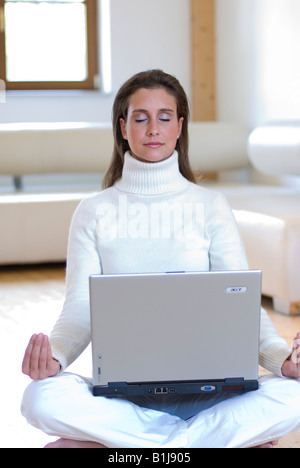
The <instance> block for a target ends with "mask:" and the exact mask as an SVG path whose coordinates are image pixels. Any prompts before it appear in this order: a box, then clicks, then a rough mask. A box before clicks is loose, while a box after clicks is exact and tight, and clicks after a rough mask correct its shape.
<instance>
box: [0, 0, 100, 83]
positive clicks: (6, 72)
mask: <svg viewBox="0 0 300 468" xmlns="http://www.w3.org/2000/svg"><path fill="white" fill-rule="evenodd" d="M96 2H97V0H0V79H2V80H4V81H5V83H6V89H7V90H10V89H94V88H95V77H96V76H97V75H98V63H97V62H98V53H97V27H96V26H97V24H96V23H97V11H96Z"/></svg>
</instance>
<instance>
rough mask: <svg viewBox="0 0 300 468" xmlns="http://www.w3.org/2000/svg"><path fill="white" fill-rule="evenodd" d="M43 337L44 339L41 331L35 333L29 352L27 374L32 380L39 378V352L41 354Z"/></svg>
mask: <svg viewBox="0 0 300 468" xmlns="http://www.w3.org/2000/svg"><path fill="white" fill-rule="evenodd" d="M43 339H44V335H43V334H42V333H40V334H39V335H37V337H36V339H35V342H34V345H33V348H32V352H31V360H30V374H29V375H30V377H31V378H32V379H33V380H38V379H39V374H40V372H39V367H40V354H41V348H42V343H43Z"/></svg>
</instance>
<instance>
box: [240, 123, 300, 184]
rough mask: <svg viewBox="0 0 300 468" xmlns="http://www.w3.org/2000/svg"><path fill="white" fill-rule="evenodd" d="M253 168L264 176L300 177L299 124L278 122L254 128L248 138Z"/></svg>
mask: <svg viewBox="0 0 300 468" xmlns="http://www.w3.org/2000/svg"><path fill="white" fill-rule="evenodd" d="M248 154H249V158H250V160H251V162H252V164H253V166H254V167H255V168H256V169H257V170H259V171H260V172H263V173H265V174H271V175H279V176H281V175H294V176H299V175H300V122H286V123H284V122H278V123H274V124H269V125H265V126H262V127H258V128H256V129H255V130H254V131H253V132H252V133H251V135H250V136H249V141H248Z"/></svg>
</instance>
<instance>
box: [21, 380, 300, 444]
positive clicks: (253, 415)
mask: <svg viewBox="0 0 300 468" xmlns="http://www.w3.org/2000/svg"><path fill="white" fill-rule="evenodd" d="M90 387H91V384H90V381H89V380H88V379H85V378H83V377H80V376H78V375H74V374H68V373H64V374H61V375H58V376H56V377H52V378H49V379H46V380H40V381H36V382H32V383H31V384H30V385H29V386H28V388H27V389H26V391H25V393H24V397H23V401H22V414H23V415H24V416H25V417H26V418H27V421H28V422H29V423H30V424H32V425H33V426H35V427H37V428H39V429H41V430H43V431H44V432H46V433H47V434H49V435H55V436H58V437H63V438H67V439H75V440H81V441H94V442H99V443H102V444H104V445H105V446H107V447H110V448H133V447H134V448H141V447H142V448H145V447H150V448H163V447H170V448H192V447H203V448H204V447H205V448H240V447H252V446H256V445H260V444H262V443H265V442H270V441H272V440H275V439H278V438H281V437H283V436H285V435H286V434H288V433H290V432H293V431H295V430H299V429H300V381H298V380H290V379H283V378H278V377H275V376H273V375H268V376H264V377H262V378H261V379H260V388H259V390H257V391H254V392H249V393H246V394H243V395H238V396H234V397H233V395H232V394H231V395H229V394H228V395H227V396H226V398H225V399H224V397H222V396H218V397H216V396H214V397H213V398H212V397H207V396H206V395H205V396H203V397H194V398H191V397H188V398H187V397H178V396H174V397H173V396H172V397H171V398H170V401H169V400H167V397H162V398H163V399H162V400H158V399H156V400H154V399H153V398H151V397H149V398H148V397H145V399H140V400H139V401H138V403H139V404H136V403H137V400H136V402H135V403H134V402H133V401H128V400H126V399H117V398H116V399H115V398H105V397H94V396H93V395H92V393H91V388H90ZM155 401H156V402H157V404H156V405H155V404H154V402H155ZM140 405H143V406H140ZM144 406H148V408H145V407H144ZM149 406H152V408H150V407H149ZM153 408H156V409H153ZM170 413H171V414H170ZM191 415H195V416H191ZM187 418H188V419H187Z"/></svg>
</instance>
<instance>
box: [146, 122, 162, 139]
mask: <svg viewBox="0 0 300 468" xmlns="http://www.w3.org/2000/svg"><path fill="white" fill-rule="evenodd" d="M158 134H159V130H158V127H157V124H156V122H150V123H149V126H148V135H149V136H157V135H158Z"/></svg>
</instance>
